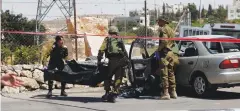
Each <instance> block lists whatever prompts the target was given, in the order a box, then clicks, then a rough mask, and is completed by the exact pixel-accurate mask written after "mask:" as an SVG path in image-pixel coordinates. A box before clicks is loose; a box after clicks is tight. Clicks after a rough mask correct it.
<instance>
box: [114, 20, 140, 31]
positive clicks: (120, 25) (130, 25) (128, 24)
mask: <svg viewBox="0 0 240 111" xmlns="http://www.w3.org/2000/svg"><path fill="white" fill-rule="evenodd" d="M116 26H117V28H118V30H119V32H122V31H125V30H124V29H125V22H124V21H123V22H119V23H118V24H117V25H116ZM137 26H138V24H137V22H134V21H127V22H126V30H127V31H128V30H132V28H133V27H137Z"/></svg>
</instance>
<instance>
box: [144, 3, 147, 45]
mask: <svg viewBox="0 0 240 111" xmlns="http://www.w3.org/2000/svg"><path fill="white" fill-rule="evenodd" d="M144 13H145V37H147V0H144ZM145 46H147V39H145Z"/></svg>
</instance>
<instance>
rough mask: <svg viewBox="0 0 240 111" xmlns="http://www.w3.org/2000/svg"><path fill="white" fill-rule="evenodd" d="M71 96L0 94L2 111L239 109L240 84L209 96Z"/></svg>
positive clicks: (77, 92) (75, 92) (95, 92)
mask: <svg viewBox="0 0 240 111" xmlns="http://www.w3.org/2000/svg"><path fill="white" fill-rule="evenodd" d="M67 92H68V94H69V96H68V97H60V96H58V95H59V93H60V91H59V90H54V95H55V96H54V97H52V98H51V99H46V98H45V94H46V93H47V91H36V92H27V93H21V94H11V95H4V96H1V100H2V103H1V108H2V109H1V110H2V111H159V110H169V111H170V110H210V109H225V110H226V109H232V108H234V109H236V108H239V109H240V87H236V88H229V89H221V90H219V91H217V92H216V93H214V95H213V96H211V97H208V98H204V99H203V98H201V99H200V98H196V97H193V96H192V94H191V93H189V91H188V90H186V91H185V92H184V93H183V94H181V95H180V97H179V98H178V99H176V100H169V101H168V100H159V99H158V98H157V97H140V98H138V99H122V98H119V99H117V102H116V103H103V102H101V96H102V95H103V94H104V92H103V90H102V88H98V89H92V90H90V89H77V88H75V89H71V90H67Z"/></svg>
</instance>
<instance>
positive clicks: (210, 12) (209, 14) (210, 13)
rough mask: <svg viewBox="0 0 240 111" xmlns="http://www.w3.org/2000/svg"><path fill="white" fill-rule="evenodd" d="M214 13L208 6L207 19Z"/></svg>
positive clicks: (210, 6)
mask: <svg viewBox="0 0 240 111" xmlns="http://www.w3.org/2000/svg"><path fill="white" fill-rule="evenodd" d="M213 13H214V10H213V9H212V5H211V4H209V6H208V12H207V17H209V16H212V15H213Z"/></svg>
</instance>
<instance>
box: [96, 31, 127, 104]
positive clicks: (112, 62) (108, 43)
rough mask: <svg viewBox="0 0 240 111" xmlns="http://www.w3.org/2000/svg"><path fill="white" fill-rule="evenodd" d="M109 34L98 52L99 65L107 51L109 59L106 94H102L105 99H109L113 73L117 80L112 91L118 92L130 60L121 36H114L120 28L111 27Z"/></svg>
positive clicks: (105, 84)
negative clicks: (125, 67)
mask: <svg viewBox="0 0 240 111" xmlns="http://www.w3.org/2000/svg"><path fill="white" fill-rule="evenodd" d="M108 33H109V36H108V37H106V38H105V39H104V41H103V43H102V46H101V47H100V49H99V52H98V66H99V65H100V64H101V59H102V56H103V54H104V53H105V56H106V58H108V59H109V62H108V76H107V78H106V80H105V81H104V90H105V91H106V93H105V95H103V96H102V99H103V100H104V101H111V100H109V94H110V91H111V88H110V85H111V80H112V77H113V75H114V74H115V80H114V85H113V90H112V93H114V94H118V93H119V88H120V85H121V82H122V78H123V75H124V69H123V67H124V66H126V63H127V61H128V59H127V52H126V50H125V46H124V43H123V41H122V39H121V38H114V37H117V36H118V29H117V27H115V26H111V27H110V28H109V32H108Z"/></svg>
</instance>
